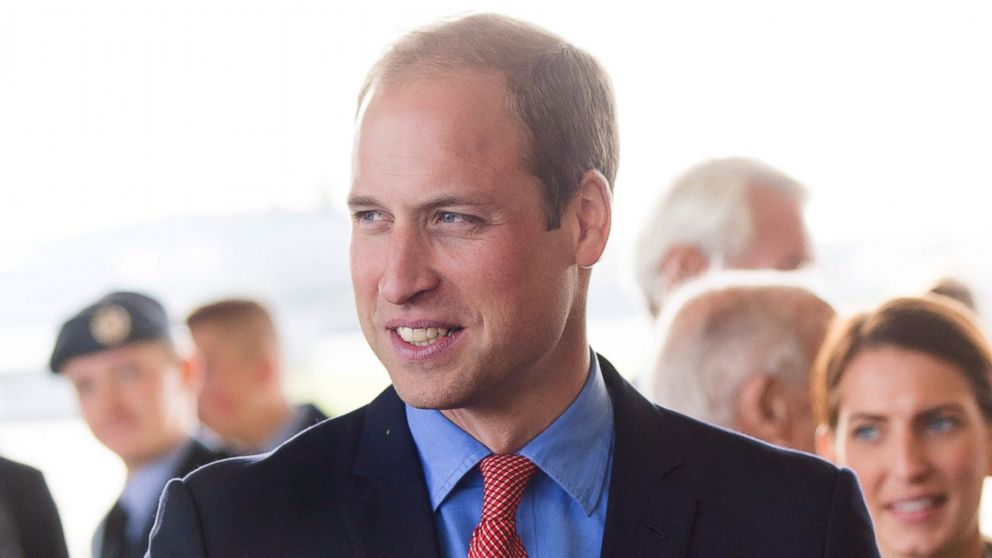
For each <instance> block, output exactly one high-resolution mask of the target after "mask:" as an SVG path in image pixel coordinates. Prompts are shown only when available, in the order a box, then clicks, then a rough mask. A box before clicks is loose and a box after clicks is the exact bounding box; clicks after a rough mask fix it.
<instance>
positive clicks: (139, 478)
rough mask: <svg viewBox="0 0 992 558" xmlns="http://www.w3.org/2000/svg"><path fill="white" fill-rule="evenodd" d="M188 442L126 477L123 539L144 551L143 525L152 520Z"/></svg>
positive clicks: (145, 542)
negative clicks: (159, 500) (125, 521)
mask: <svg viewBox="0 0 992 558" xmlns="http://www.w3.org/2000/svg"><path fill="white" fill-rule="evenodd" d="M189 445H190V442H189V441H188V440H187V441H186V442H183V443H181V444H179V445H178V446H176V448H175V449H174V450H172V451H170V452H169V453H167V454H165V455H163V456H161V457H159V458H158V459H155V460H154V461H152V462H150V463H147V464H145V465H143V466H141V467H140V468H138V469H137V470H135V471H134V472H133V473H131V474H130V475H128V478H127V481H126V482H125V484H124V491H123V492H122V493H121V497H120V505H121V507H123V508H124V511H125V512H127V518H128V519H127V523H126V524H125V533H124V536H125V537H127V539H128V540H129V541H130V542H131V543H132V544H134V545H135V546H140V547H141V548H144V547H145V545H146V544H147V543H148V541H144V540H142V538H143V536H144V534H145V533H144V529H145V525H147V524H148V523H150V522H151V521H152V518H154V517H155V511H156V510H158V499H159V496H160V495H161V494H162V489H163V488H165V485H166V483H168V482H169V479H171V478H172V477H173V476H175V472H176V469H177V468H178V467H179V463H180V461H182V459H183V456H185V455H186V451H187V450H188V449H189Z"/></svg>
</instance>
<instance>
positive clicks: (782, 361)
mask: <svg viewBox="0 0 992 558" xmlns="http://www.w3.org/2000/svg"><path fill="white" fill-rule="evenodd" d="M670 302H671V304H669V305H666V308H665V310H664V311H663V312H662V314H661V318H660V320H659V322H658V332H659V344H658V353H657V356H656V358H655V360H654V366H653V369H652V370H651V371H650V373H649V374H648V375H647V376H646V377H645V378H643V380H642V385H641V387H642V389H643V390H644V391H645V393H646V394H647V395H648V398H649V399H652V400H653V401H654V402H655V403H658V404H659V405H663V406H665V407H667V408H669V409H673V410H676V411H679V412H681V413H685V414H687V415H689V416H691V417H693V418H696V419H699V420H702V421H705V422H709V423H711V424H715V425H718V426H723V427H725V428H730V429H732V430H737V431H738V432H741V433H744V434H748V435H750V436H753V437H755V438H759V439H761V440H764V441H766V442H770V443H772V444H776V445H779V446H784V447H789V448H794V449H800V450H804V451H809V452H812V451H813V449H814V448H813V439H814V433H815V427H816V425H815V423H814V421H813V418H812V413H811V409H810V402H809V371H810V367H811V366H812V363H813V360H814V359H815V358H816V353H817V351H818V350H819V347H820V344H821V343H822V342H823V338H824V336H825V335H826V332H827V329H828V328H829V326H830V322H831V320H832V319H833V317H834V315H835V313H834V310H833V308H832V307H831V306H830V304H828V303H827V302H826V301H824V300H823V299H822V298H820V297H819V296H817V295H816V294H814V293H813V292H812V291H810V290H808V289H806V288H804V287H803V286H801V285H799V284H798V282H796V281H794V280H791V279H789V278H787V277H786V274H783V273H779V272H768V271H731V272H723V273H720V274H717V275H714V276H711V277H709V278H707V279H704V280H701V281H698V282H695V283H694V284H693V285H691V286H689V287H687V288H685V289H683V290H681V291H680V292H679V293H678V294H677V295H676V296H675V297H673V299H672V300H671V301H670Z"/></svg>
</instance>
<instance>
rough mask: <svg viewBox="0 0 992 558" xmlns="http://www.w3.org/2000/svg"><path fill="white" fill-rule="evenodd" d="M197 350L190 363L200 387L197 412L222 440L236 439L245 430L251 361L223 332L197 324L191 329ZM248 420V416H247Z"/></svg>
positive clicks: (249, 408) (251, 380)
mask: <svg viewBox="0 0 992 558" xmlns="http://www.w3.org/2000/svg"><path fill="white" fill-rule="evenodd" d="M192 335H193V342H194V343H195V345H196V351H195V353H194V356H193V364H194V365H195V366H196V367H197V368H198V369H199V371H200V377H201V378H202V379H203V386H202V388H201V389H200V397H199V399H198V400H197V413H198V414H199V417H200V420H201V421H202V422H203V424H205V425H206V426H207V427H208V428H210V429H211V430H213V431H214V432H216V433H217V434H219V435H220V436H222V437H225V438H231V437H237V436H238V435H239V434H240V432H241V430H242V429H243V428H244V425H245V419H246V416H245V414H246V413H251V412H252V411H253V410H254V407H253V406H252V405H251V404H250V403H251V401H250V399H251V397H252V393H253V391H255V389H256V386H255V384H254V378H255V375H254V372H255V369H254V368H253V367H257V365H258V363H257V362H252V359H249V358H247V357H246V355H245V354H244V351H243V350H239V349H240V347H239V346H237V345H236V343H238V341H236V340H235V341H232V340H231V339H230V338H229V337H225V336H224V332H223V330H222V329H220V328H217V327H213V326H211V325H198V326H197V327H196V328H193V330H192ZM247 418H249V419H250V418H251V417H247Z"/></svg>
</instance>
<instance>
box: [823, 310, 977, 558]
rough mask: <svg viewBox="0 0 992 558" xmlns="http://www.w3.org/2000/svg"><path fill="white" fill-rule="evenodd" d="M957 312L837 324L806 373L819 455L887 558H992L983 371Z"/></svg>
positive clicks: (973, 334) (969, 330) (867, 317)
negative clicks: (864, 506)
mask: <svg viewBox="0 0 992 558" xmlns="http://www.w3.org/2000/svg"><path fill="white" fill-rule="evenodd" d="M967 312H968V311H967V310H965V309H964V307H958V306H957V304H956V303H954V302H952V301H949V300H948V301H947V302H945V301H942V300H937V299H936V298H935V299H933V300H931V299H916V298H901V299H896V300H893V301H891V302H888V303H886V304H885V305H883V306H882V307H881V308H879V309H878V310H875V311H873V312H869V313H865V314H861V315H857V316H854V317H853V318H850V319H849V320H848V321H846V322H844V323H842V324H839V326H838V327H837V328H836V329H835V331H834V332H833V334H832V336H831V337H830V338H829V339H828V340H827V342H826V344H825V345H824V347H823V350H822V351H821V353H820V357H819V359H818V363H817V366H816V368H815V370H814V381H813V396H814V405H815V407H816V409H817V412H818V415H819V418H820V421H821V425H822V426H821V427H820V433H819V436H818V440H817V442H818V450H819V452H820V453H821V454H822V455H823V456H825V457H827V458H829V459H831V460H832V461H834V462H836V463H838V464H840V465H845V466H848V467H851V468H852V469H854V471H855V472H856V473H857V475H858V479H859V481H860V482H861V485H862V489H863V490H864V495H865V499H866V501H867V503H868V509H869V512H870V513H871V516H872V521H873V522H874V524H875V531H876V534H877V537H878V543H879V546H880V547H881V550H882V554H883V556H885V557H886V558H891V557H901V556H915V557H920V556H926V557H936V556H959V557H966V558H980V557H983V556H989V555H992V547H989V546H987V545H986V544H985V543H983V541H982V537H981V534H980V532H979V524H978V506H979V500H980V498H981V490H982V482H983V480H984V478H985V476H986V475H987V474H988V473H989V467H990V463H992V387H990V379H989V375H990V373H992V360H990V354H989V347H988V345H987V343H986V341H985V340H984V338H983V336H982V334H981V332H980V331H979V329H978V327H977V326H976V325H975V324H974V323H973V320H972V318H971V317H970V316H969V315H968V313H967Z"/></svg>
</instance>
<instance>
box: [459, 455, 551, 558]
mask: <svg viewBox="0 0 992 558" xmlns="http://www.w3.org/2000/svg"><path fill="white" fill-rule="evenodd" d="M479 470H480V471H482V519H480V520H479V525H478V526H476V528H475V530H474V531H472V540H471V542H469V547H468V558H527V550H525V549H524V545H523V543H521V542H520V536H519V535H517V507H519V506H520V499H521V498H523V496H524V488H526V487H527V481H529V480H530V478H531V477H533V476H534V473H535V472H536V471H537V467H536V466H535V465H534V463H532V462H531V460H530V459H527V458H526V457H524V456H522V455H490V456H489V457H487V458H485V459H483V460H482V461H481V462H480V463H479Z"/></svg>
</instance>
